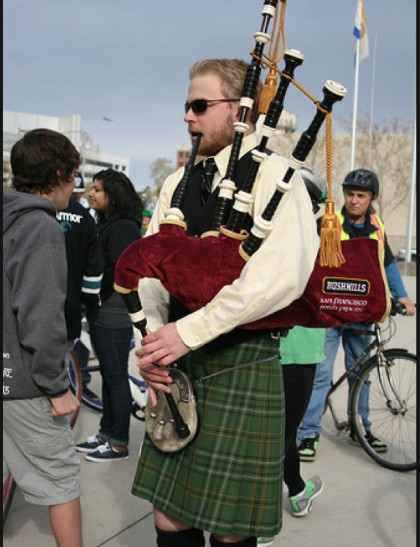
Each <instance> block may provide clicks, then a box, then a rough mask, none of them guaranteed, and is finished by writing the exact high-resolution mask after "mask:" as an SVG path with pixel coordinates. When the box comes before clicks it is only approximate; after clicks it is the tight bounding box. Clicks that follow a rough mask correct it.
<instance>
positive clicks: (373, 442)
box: [349, 431, 388, 453]
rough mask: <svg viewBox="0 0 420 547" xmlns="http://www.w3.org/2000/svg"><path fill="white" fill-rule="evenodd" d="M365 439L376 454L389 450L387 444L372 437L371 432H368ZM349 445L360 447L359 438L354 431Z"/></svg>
mask: <svg viewBox="0 0 420 547" xmlns="http://www.w3.org/2000/svg"><path fill="white" fill-rule="evenodd" d="M365 439H366V440H367V442H368V443H369V444H370V446H371V447H372V448H373V450H374V451H375V452H378V453H383V452H386V451H387V450H388V446H387V445H386V443H384V442H383V441H381V440H380V439H378V438H377V437H375V436H374V435H372V433H371V432H370V431H367V432H366V435H365ZM349 443H350V444H353V445H354V446H360V442H359V439H358V438H357V435H356V433H354V432H353V431H352V432H351V433H350V436H349Z"/></svg>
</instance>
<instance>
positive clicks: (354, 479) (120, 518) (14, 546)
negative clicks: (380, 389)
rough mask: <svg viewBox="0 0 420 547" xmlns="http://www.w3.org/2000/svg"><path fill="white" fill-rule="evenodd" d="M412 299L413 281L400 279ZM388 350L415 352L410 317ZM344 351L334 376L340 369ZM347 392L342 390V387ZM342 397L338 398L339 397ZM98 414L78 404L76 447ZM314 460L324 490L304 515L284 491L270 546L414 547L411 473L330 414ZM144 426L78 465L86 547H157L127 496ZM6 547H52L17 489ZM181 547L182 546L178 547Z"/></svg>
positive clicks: (308, 466) (143, 506) (44, 518)
mask: <svg viewBox="0 0 420 547" xmlns="http://www.w3.org/2000/svg"><path fill="white" fill-rule="evenodd" d="M404 283H405V286H406V288H407V290H408V293H409V296H410V298H411V299H412V300H413V301H416V277H413V276H410V277H404ZM397 322H398V330H397V334H396V336H395V338H394V339H393V343H392V346H395V347H396V346H400V347H405V348H407V349H409V351H411V352H413V353H415V352H416V318H414V319H413V318H408V317H400V316H398V317H397ZM341 363H342V353H339V355H338V358H337V362H336V374H337V375H338V373H339V372H340V370H341V368H340V367H342V364H341ZM342 391H346V390H342ZM345 395H346V394H345V393H344V397H345ZM98 422H99V414H98V413H96V412H94V411H92V410H90V409H88V408H86V407H85V406H83V407H82V409H81V411H80V415H79V418H78V421H77V423H76V427H75V429H74V437H75V440H76V442H79V441H80V440H83V439H85V437H87V436H88V435H92V434H94V433H96V432H97V426H98ZM322 425H323V432H322V434H321V440H320V444H319V450H318V457H317V460H316V461H315V462H311V463H309V462H303V463H302V474H303V476H304V478H309V477H311V476H312V475H315V474H318V475H321V477H322V478H323V479H324V483H325V486H324V491H323V493H322V494H321V496H320V497H319V498H318V499H316V500H315V501H314V504H313V509H312V512H311V513H310V514H309V515H308V516H306V517H304V518H295V517H293V516H292V515H291V514H290V509H289V505H288V500H287V497H286V493H285V494H284V502H285V503H284V512H283V528H282V531H281V533H280V534H279V536H278V537H277V538H276V541H275V543H274V545H275V547H280V546H287V547H302V546H305V545H308V546H309V545H310V546H312V547H336V546H340V547H359V546H360V547H365V546H369V547H400V546H402V545H403V546H404V547H414V546H415V544H416V478H417V475H416V472H409V473H398V472H396V471H391V470H388V469H385V468H383V467H381V466H380V465H378V464H377V463H375V462H374V461H373V460H371V459H370V458H369V457H368V456H367V454H365V452H364V451H363V450H362V449H361V448H358V447H355V446H351V445H349V444H348V443H347V439H346V437H345V436H342V437H337V435H336V431H335V428H334V425H333V422H332V418H331V416H330V414H328V413H327V414H326V415H324V417H323V422H322ZM143 434H144V423H143V422H140V421H138V420H135V419H133V420H132V422H131V442H130V459H129V460H127V461H122V462H110V463H104V464H98V463H92V462H88V461H85V460H84V458H83V454H80V458H81V461H82V493H81V499H82V511H83V535H84V547H100V546H102V545H106V546H107V547H153V546H155V545H156V540H155V531H154V525H153V517H152V508H151V506H150V504H149V503H148V502H146V501H144V500H141V499H139V498H136V497H134V496H132V495H131V494H130V488H131V483H132V479H133V476H134V472H135V468H136V464H137V455H138V451H139V447H140V443H141V439H142V437H143ZM3 545H4V547H26V546H28V547H29V546H30V547H55V542H54V540H53V538H52V535H51V532H50V528H49V524H48V511H47V509H46V508H45V507H39V506H34V505H30V504H27V503H26V502H25V501H24V499H23V497H22V495H21V494H20V492H17V493H16V495H15V498H14V500H13V505H12V508H11V510H10V514H9V517H8V520H7V522H6V526H5V527H4V530H3ZM180 547H182V545H181V546H180Z"/></svg>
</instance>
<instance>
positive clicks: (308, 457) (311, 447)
mask: <svg viewBox="0 0 420 547" xmlns="http://www.w3.org/2000/svg"><path fill="white" fill-rule="evenodd" d="M318 444H319V433H316V434H315V437H308V438H307V439H302V441H301V443H300V445H299V446H298V452H299V457H300V460H301V461H303V462H313V461H315V458H316V451H317V450H318Z"/></svg>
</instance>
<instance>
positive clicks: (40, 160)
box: [10, 128, 81, 194]
mask: <svg viewBox="0 0 420 547" xmlns="http://www.w3.org/2000/svg"><path fill="white" fill-rule="evenodd" d="M80 161H81V158H80V154H79V151H78V150H77V149H76V147H75V146H74V144H73V143H72V142H71V141H70V140H69V139H68V138H67V137H66V136H65V135H63V134H62V133H58V132H57V131H53V130H52V129H43V128H40V129H33V130H32V131H28V132H27V133H25V135H24V136H23V137H22V138H21V139H20V140H18V141H17V142H15V144H14V145H13V147H12V150H11V152H10V164H11V167H12V173H13V175H12V188H15V189H16V190H18V191H19V192H27V193H29V194H34V193H35V194H37V193H42V194H43V193H45V194H48V193H50V192H51V190H52V189H53V188H54V186H56V185H57V184H58V182H59V179H58V176H57V173H58V172H59V177H60V180H61V181H68V182H72V181H73V176H72V175H73V172H74V171H75V170H76V169H77V168H78V167H79V165H80Z"/></svg>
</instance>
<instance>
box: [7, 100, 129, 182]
mask: <svg viewBox="0 0 420 547" xmlns="http://www.w3.org/2000/svg"><path fill="white" fill-rule="evenodd" d="M40 127H45V128H46V129H52V130H53V131H58V132H59V133H62V134H63V135H65V136H66V137H68V138H69V139H70V140H71V142H72V143H73V144H74V146H75V147H76V148H77V149H78V150H79V152H80V155H81V157H82V163H81V165H80V170H81V171H82V174H83V175H84V179H85V184H88V183H90V182H91V181H92V176H93V175H94V174H95V173H97V172H98V171H100V170H102V169H115V170H116V171H121V172H123V173H125V174H126V175H127V176H128V177H129V176H130V173H129V172H130V160H129V158H128V157H127V156H120V155H117V154H111V153H108V152H102V151H101V150H100V149H99V148H98V147H96V148H94V147H92V146H91V145H90V142H89V141H90V138H89V136H88V135H87V134H86V133H84V132H83V131H82V129H81V116H80V115H79V114H70V115H69V116H47V115H43V114H30V113H26V112H16V111H14V110H3V184H7V183H8V181H9V179H10V175H11V173H10V150H11V148H12V146H13V144H14V143H15V142H16V141H18V140H19V139H20V138H21V137H22V136H23V135H24V134H25V133H26V132H27V131H31V130H32V129H36V128H40Z"/></svg>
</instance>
